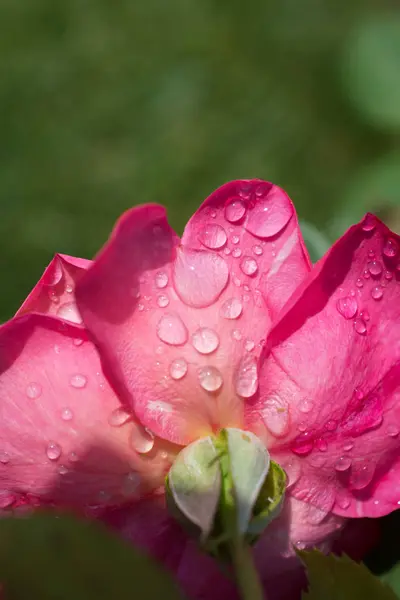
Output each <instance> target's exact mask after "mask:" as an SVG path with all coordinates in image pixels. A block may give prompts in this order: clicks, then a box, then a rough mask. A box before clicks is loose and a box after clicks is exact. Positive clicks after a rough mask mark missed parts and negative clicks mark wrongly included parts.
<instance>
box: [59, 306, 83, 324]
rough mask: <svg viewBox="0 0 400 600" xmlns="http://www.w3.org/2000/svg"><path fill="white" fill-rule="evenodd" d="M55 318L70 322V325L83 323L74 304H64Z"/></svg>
mask: <svg viewBox="0 0 400 600" xmlns="http://www.w3.org/2000/svg"><path fill="white" fill-rule="evenodd" d="M57 317H60V318H61V319H64V320H65V321H70V322H71V323H76V324H77V325H80V324H81V323H82V322H83V321H82V317H81V315H80V313H79V310H78V307H77V306H76V304H75V302H66V303H65V304H62V305H61V306H60V308H59V309H58V310H57Z"/></svg>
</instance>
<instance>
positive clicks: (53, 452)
mask: <svg viewBox="0 0 400 600" xmlns="http://www.w3.org/2000/svg"><path fill="white" fill-rule="evenodd" d="M61 452H62V450H61V446H60V445H59V444H57V442H49V443H48V444H47V448H46V454H47V458H49V459H50V460H58V459H59V458H60V456H61Z"/></svg>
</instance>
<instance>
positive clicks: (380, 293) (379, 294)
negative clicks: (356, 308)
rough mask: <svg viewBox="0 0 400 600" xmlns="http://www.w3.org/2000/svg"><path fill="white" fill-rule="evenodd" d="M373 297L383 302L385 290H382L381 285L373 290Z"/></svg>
mask: <svg viewBox="0 0 400 600" xmlns="http://www.w3.org/2000/svg"><path fill="white" fill-rule="evenodd" d="M371 296H372V297H373V299H374V300H381V299H382V296H383V289H382V288H381V286H380V285H376V286H375V287H373V288H372V290H371Z"/></svg>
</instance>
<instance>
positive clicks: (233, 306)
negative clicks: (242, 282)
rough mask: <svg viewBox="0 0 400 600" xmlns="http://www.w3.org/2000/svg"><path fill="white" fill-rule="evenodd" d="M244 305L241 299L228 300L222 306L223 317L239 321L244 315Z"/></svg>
mask: <svg viewBox="0 0 400 600" xmlns="http://www.w3.org/2000/svg"><path fill="white" fill-rule="evenodd" d="M242 310H243V305H242V303H241V301H240V300H239V298H228V300H225V302H224V303H223V304H222V306H221V310H220V312H221V315H222V316H223V317H225V319H238V318H239V317H240V315H241V314H242Z"/></svg>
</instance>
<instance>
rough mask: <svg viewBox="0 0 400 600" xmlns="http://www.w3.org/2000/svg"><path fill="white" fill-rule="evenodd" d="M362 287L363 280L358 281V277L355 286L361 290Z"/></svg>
mask: <svg viewBox="0 0 400 600" xmlns="http://www.w3.org/2000/svg"><path fill="white" fill-rule="evenodd" d="M363 285H364V284H363V280H362V279H360V277H359V278H358V279H357V281H356V286H357V287H358V288H362V287H363Z"/></svg>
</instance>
